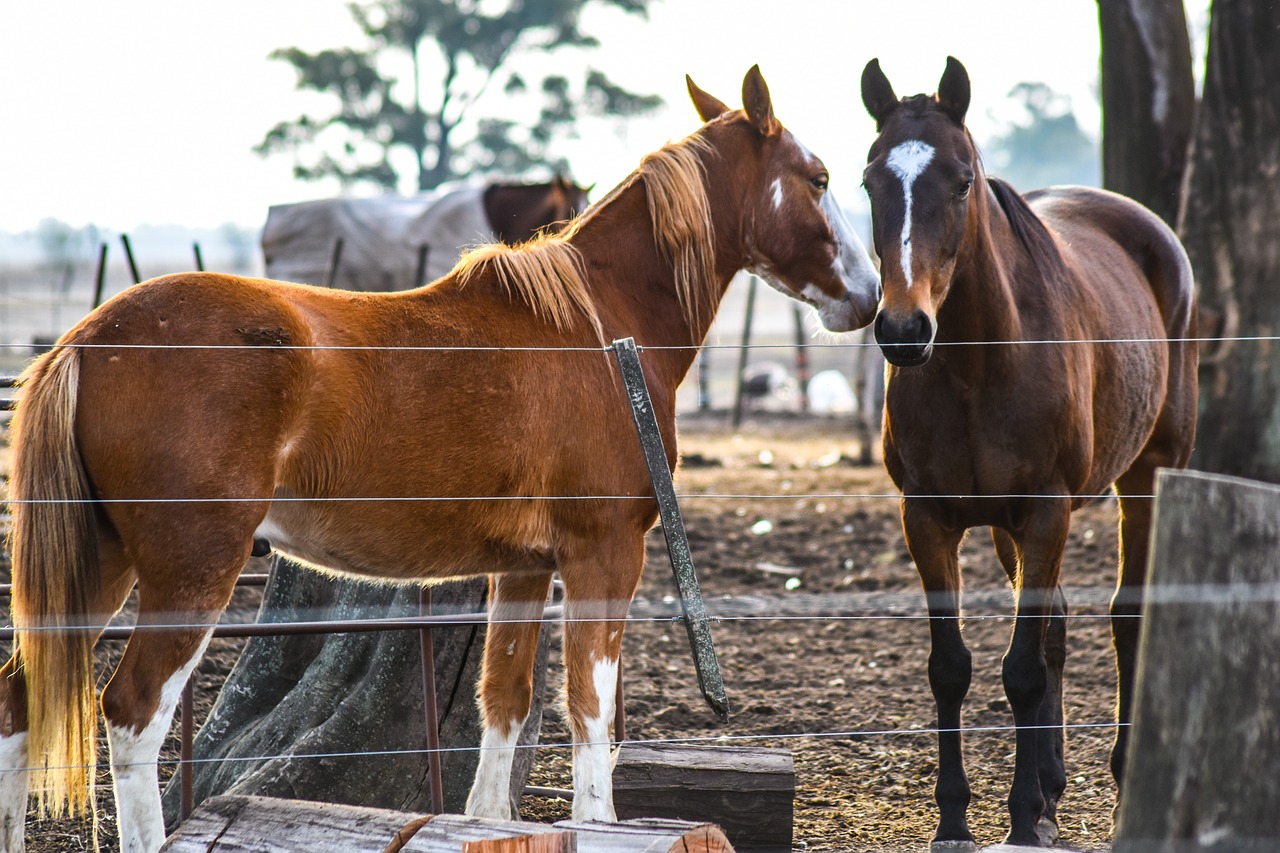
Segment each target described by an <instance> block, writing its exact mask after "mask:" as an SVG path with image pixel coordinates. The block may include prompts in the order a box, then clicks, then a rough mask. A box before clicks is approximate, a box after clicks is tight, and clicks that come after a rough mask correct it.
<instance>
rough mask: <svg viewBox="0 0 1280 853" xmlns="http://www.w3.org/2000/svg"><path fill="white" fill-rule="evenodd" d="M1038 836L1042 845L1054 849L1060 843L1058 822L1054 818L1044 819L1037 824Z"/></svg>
mask: <svg viewBox="0 0 1280 853" xmlns="http://www.w3.org/2000/svg"><path fill="white" fill-rule="evenodd" d="M1036 835H1038V836H1040V844H1041V845H1043V846H1045V847H1052V846H1053V845H1055V844H1057V843H1058V822H1057V821H1056V820H1054V819H1053V818H1048V817H1042V818H1040V820H1039V821H1037V822H1036Z"/></svg>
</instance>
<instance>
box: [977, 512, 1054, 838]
mask: <svg viewBox="0 0 1280 853" xmlns="http://www.w3.org/2000/svg"><path fill="white" fill-rule="evenodd" d="M991 536H992V539H993V540H994V541H995V545H996V554H997V555H998V556H999V557H1000V564H1001V565H1002V566H1003V567H1004V570H1005V574H1007V575H1008V576H1009V582H1010V583H1012V584H1014V585H1015V586H1016V585H1017V584H1018V582H1019V581H1018V577H1019V574H1018V573H1019V571H1020V570H1019V568H1018V565H1019V557H1018V549H1017V546H1016V545H1015V544H1014V542H1013V537H1012V536H1010V535H1009V533H1008V532H1007V531H1005V530H1001V529H1000V528H994V527H993V528H992V529H991ZM1066 616H1067V599H1066V596H1064V595H1063V594H1062V587H1061V586H1059V587H1058V588H1057V590H1056V591H1055V593H1054V596H1053V616H1052V617H1051V618H1050V619H1049V624H1048V626H1047V627H1046V629H1045V638H1044V658H1045V664H1046V665H1047V666H1048V669H1049V680H1048V682H1047V684H1046V687H1045V692H1044V699H1043V701H1041V703H1040V716H1039V718H1038V721H1037V725H1038V726H1039V727H1040V729H1039V732H1040V737H1039V742H1040V748H1039V751H1038V759H1039V761H1038V763H1039V768H1040V793H1041V795H1042V796H1043V797H1044V800H1045V807H1044V816H1043V818H1042V819H1041V821H1040V825H1039V835H1040V840H1041V841H1043V842H1045V843H1046V844H1052V843H1053V842H1055V841H1056V840H1057V837H1058V801H1059V800H1060V799H1061V798H1062V792H1063V791H1065V790H1066V787H1067V767H1066V758H1065V752H1064V746H1065V743H1064V732H1063V728H1062V725H1063V719H1064V711H1063V706H1062V700H1063V688H1062V683H1063V678H1062V673H1063V669H1064V667H1065V666H1066V660H1067V619H1066Z"/></svg>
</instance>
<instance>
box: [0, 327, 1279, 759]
mask: <svg viewBox="0 0 1280 853" xmlns="http://www.w3.org/2000/svg"><path fill="white" fill-rule="evenodd" d="M1277 339H1280V336H1239V337H1229V338H1228V337H1204V338H1184V339H1173V340H1174V341H1178V342H1190V341H1195V342H1197V343H1200V344H1206V343H1220V342H1225V341H1275V340H1277ZM1165 342H1167V340H1166V339H1158V338H1136V339H1114V340H1112V339H1081V340H1070V341H1047V340H1046V341H1018V342H1000V341H968V342H937V343H936V344H935V346H938V347H950V346H997V345H1010V346H1027V345H1083V344H1090V345H1097V344H1109V345H1120V344H1157V343H1165ZM8 346H10V348H12V349H20V348H21V347H20V346H19V345H8ZM76 346H85V347H86V348H99V347H100V348H111V349H130V348H131V349H174V350H184V349H231V350H239V349H256V350H263V349H301V350H353V351H410V352H437V351H473V352H512V351H514V352H522V353H541V352H547V353H556V352H601V353H608V352H609V350H608V348H605V349H601V348H599V347H573V348H560V347H515V348H513V347H502V346H474V347H457V346H448V347H351V346H314V347H296V346H288V347H275V346H265V347H264V346H249V345H245V346H214V347H210V346H171V345H163V346H162V345H151V344H134V345H114V344H113V345H76ZM792 346H793V345H792V344H777V343H768V344H765V343H756V344H745V345H742V344H740V345H724V344H708V345H706V346H705V347H703V348H702V350H703V351H704V352H705V351H734V352H740V351H743V350H776V349H779V348H790V347H792ZM807 346H808V347H811V348H814V349H830V350H837V351H840V350H845V351H848V350H854V349H869V348H872V347H875V346H876V344H875V343H874V342H873V341H869V340H866V339H865V338H864V339H861V340H854V341H845V342H840V343H826V342H821V341H818V342H811V343H808V344H807ZM646 349H654V350H660V349H697V348H685V347H679V348H677V347H640V350H641V351H642V352H643V351H644V350H646ZM903 497H904V496H903V495H902V494H900V493H898V492H825V493H806V494H793V493H786V492H782V493H728V492H723V493H710V492H697V491H680V492H678V498H679V500H680V501H681V502H682V503H684V502H690V501H725V500H734V501H795V500H810V501H813V500H829V501H836V500H841V499H852V500H893V501H897V500H901V499H902V498H903ZM907 497H930V498H948V499H964V500H987V499H1001V500H1003V499H1040V498H1044V499H1054V500H1062V499H1065V498H1071V497H1074V498H1088V499H1103V498H1110V497H1114V495H1113V493H1111V492H1107V493H1103V494H1096V495H1075V496H1069V495H1062V494H1031V493H1010V494H946V495H941V494H930V495H908V496H907ZM1133 497H1139V498H1151V497H1154V496H1153V495H1135V496H1133ZM584 500H590V501H602V500H604V501H636V500H642V501H652V500H654V497H653V495H652V494H646V495H625V494H590V495H501V496H493V495H464V496H458V495H445V496H430V495H417V496H383V497H367V496H312V497H284V498H274V497H267V498H263V497H261V496H254V497H219V498H176V499H172V498H170V499H158V498H113V499H106V500H94V501H90V502H91V503H106V504H127V503H147V504H152V503H226V502H256V503H262V502H264V501H272V502H276V501H288V502H298V503H312V502H314V503H340V502H384V501H415V502H443V501H468V502H512V501H584ZM54 502H56V501H39V500H34V501H27V502H26V503H54ZM1068 594H1069V595H1070V596H1071V597H1073V598H1082V599H1083V600H1084V601H1085V602H1087V604H1088V605H1090V606H1096V607H1097V611H1096V612H1087V613H1072V614H1070V615H1068V616H1067V617H1065V618H1069V619H1073V620H1084V619H1093V620H1096V619H1105V620H1111V619H1114V618H1117V617H1115V616H1112V614H1111V613H1110V612H1109V611H1108V609H1107V605H1108V604H1109V602H1110V595H1109V594H1108V593H1104V592H1102V591H1100V590H1098V589H1096V588H1085V589H1079V590H1068ZM1163 594H1165V595H1171V594H1172V595H1186V596H1188V597H1192V596H1194V597H1203V596H1206V595H1207V596H1210V597H1212V596H1214V595H1226V596H1238V595H1240V594H1241V590H1239V589H1228V590H1218V591H1214V590H1207V589H1205V588H1202V587H1196V588H1195V589H1194V590H1177V591H1165V592H1164V593H1163ZM1249 594H1252V595H1257V596H1265V597H1269V598H1276V597H1280V585H1277V586H1269V587H1265V588H1258V589H1255V590H1252V591H1251V592H1250V593H1249ZM925 603H926V602H925V598H924V595H923V593H921V594H916V595H911V596H907V595H903V596H902V597H901V599H900V600H889V599H886V598H885V597H880V598H877V599H874V600H872V599H870V598H864V599H863V600H861V601H846V602H844V603H842V604H841V605H840V606H836V607H831V606H830V605H831V601H830V598H827V602H826V604H827V606H826V607H825V608H823V607H821V606H818V605H817V604H816V603H813V602H810V603H808V607H809V608H810V609H808V610H806V611H805V612H790V613H773V614H768V615H761V614H759V613H741V612H739V613H735V612H734V608H735V607H736V606H741V607H746V608H758V607H759V606H760V602H759V601H758V600H753V601H748V600H745V599H744V600H737V599H735V598H728V599H717V600H715V601H712V602H710V603H709V606H708V613H709V616H710V618H711V619H712V620H713V621H715V622H742V623H761V622H794V621H824V622H831V621H841V622H854V621H870V620H901V621H928V620H930V619H939V618H956V617H938V616H933V615H930V614H929V613H928V612H927V609H926V608H924V607H923V605H924V604H925ZM1007 603H1008V602H1007V601H1001V602H997V601H995V600H990V599H989V600H983V599H981V598H980V599H979V600H978V601H974V600H973V599H968V600H967V604H968V605H969V606H970V608H971V609H972V608H973V605H974V604H978V605H979V607H978V608H977V609H979V610H981V609H983V608H986V609H996V608H997V607H999V606H1000V605H1001V604H1004V605H1007ZM645 606H648V607H650V608H652V606H653V605H652V603H649V604H647V605H645ZM788 606H789V607H792V608H796V607H798V605H797V603H796V601H795V598H794V597H791V598H790V599H789V604H788ZM871 606H873V607H876V608H880V609H882V611H883V612H878V613H868V612H866V611H865V609H864V610H862V612H856V613H855V612H850V610H851V609H854V608H857V607H861V608H866V607H871ZM643 610H644V607H641V608H639V609H638V610H636V609H633V612H632V614H631V615H629V616H628V617H627V619H626V620H625V621H626V622H628V623H638V622H650V623H652V622H662V621H669V622H675V621H679V619H680V618H681V617H680V616H679V614H678V613H676V612H675V611H674V607H667V608H666V610H667V611H668V612H663V613H652V612H651V613H645V612H643ZM903 611H906V612H903ZM548 618H550V619H552V620H560V621H562V620H564V619H565V618H566V617H565V615H564V613H563V611H560V610H552V611H551V612H549V613H548ZM963 618H964V619H966V620H1011V619H1012V618H1014V617H1013V616H1012V614H1010V613H1008V612H1005V613H997V612H987V613H983V612H969V613H967V614H966V615H965V616H964V617H963ZM1046 618H1048V617H1046ZM1121 618H1123V617H1121ZM1131 618H1139V617H1137V616H1136V615H1135V616H1132V617H1131ZM513 621H520V620H513ZM486 623H488V620H487V619H486V616H485V614H482V613H476V614H450V615H448V616H438V617H426V618H421V617H419V618H413V617H408V618H399V619H384V620H360V622H359V623H353V622H339V621H336V620H324V621H322V622H311V623H292V624H290V623H279V622H271V623H269V624H267V623H263V624H261V625H256V626H253V625H238V624H228V623H219V624H218V625H213V624H191V623H183V622H180V621H174V622H170V623H165V624H154V623H153V624H149V625H148V626H146V628H145V630H172V629H174V628H188V629H190V628H200V629H213V630H215V631H222V632H224V633H222V634H221V635H222V636H242V637H243V636H259V635H264V634H268V633H281V632H290V631H296V632H310V633H321V632H343V631H357V630H422V629H423V628H424V627H425V626H428V625H433V624H455V625H456V624H486ZM490 624H492V623H490ZM59 629H60V630H67V626H61V627H60V628H59ZM86 629H90V628H86ZM92 630H97V628H92ZM129 630H130V629H128V628H127V627H125V626H113V627H109V628H107V630H106V632H105V633H104V635H103V636H104V637H106V638H114V639H120V638H124V637H127V636H128V633H129ZM11 637H12V629H4V630H3V631H0V639H9V638H11ZM1117 725H1119V724H1117V723H1115V722H1085V723H1077V724H1070V725H1068V726H1067V727H1066V728H1068V729H1081V730H1087V729H1115V728H1116V727H1117ZM1013 730H1014V727H1013V726H1012V725H1007V726H972V727H964V728H963V730H962V731H964V732H965V733H977V732H1008V731H1013ZM945 731H952V730H948V729H938V728H932V727H927V726H919V727H909V728H892V729H867V730H859V729H850V730H840V731H819V732H784V733H776V732H770V733H764V734H751V733H740V734H730V735H717V736H710V737H689V738H659V739H649V740H644V741H629V740H618V741H614V742H613V743H614V745H615V746H616V745H622V744H631V743H637V744H639V743H646V744H653V743H734V742H745V741H759V740H768V741H787V740H793V739H801V738H804V739H818V740H822V739H840V738H868V737H891V736H892V737H896V736H913V737H914V736H922V735H928V736H936V735H937V734H939V733H942V732H945ZM536 746H538V747H539V748H548V749H569V748H571V747H572V744H570V743H541V744H537V745H536ZM480 748H481V747H436V748H434V750H432V749H427V750H388V751H384V750H362V751H357V752H332V753H329V752H326V753H315V754H312V755H302V756H300V755H297V754H292V753H290V754H288V755H285V754H280V755H261V756H254V757H244V756H238V757H234V758H229V759H226V758H216V759H195V758H186V759H183V760H181V762H177V761H175V762H170V763H181V764H183V765H184V766H190V765H193V764H199V763H205V762H212V761H239V762H246V761H248V762H252V761H267V760H277V759H283V758H292V759H297V758H315V759H326V758H344V757H358V756H362V755H364V756H368V755H397V754H408V753H427V752H430V751H435V752H449V751H461V750H475V749H480ZM529 748H532V747H529ZM105 766H106V765H105V764H104V765H100V767H103V768H105Z"/></svg>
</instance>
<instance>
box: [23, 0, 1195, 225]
mask: <svg viewBox="0 0 1280 853" xmlns="http://www.w3.org/2000/svg"><path fill="white" fill-rule="evenodd" d="M1206 8H1207V0H1195V2H1194V3H1193V4H1191V6H1190V8H1189V11H1188V20H1189V23H1191V25H1192V28H1193V29H1195V28H1196V27H1197V26H1199V25H1201V24H1202V22H1203V20H1202V19H1203V17H1204V16H1205V15H1206V14H1207V12H1206V11H1205V9H1206ZM0 15H2V16H3V17H2V18H0V20H3V21H4V25H3V26H0V76H2V77H3V79H4V81H5V82H4V84H3V85H4V103H5V113H6V115H7V116H8V123H9V125H10V126H9V129H8V130H9V132H8V133H6V134H5V140H4V142H3V151H4V155H5V156H3V157H0V197H2V198H4V204H3V205H2V206H0V230H2V231H7V232H26V231H31V230H33V229H35V228H36V226H37V225H38V224H39V223H40V221H41V220H43V219H46V218H54V219H58V220H61V221H62V222H65V223H67V224H68V225H70V226H72V227H75V228H81V227H84V226H87V225H90V224H92V225H96V226H97V227H99V228H100V229H103V230H106V231H117V232H126V231H130V230H134V229H137V228H138V227H139V226H142V225H169V224H173V225H181V226H185V227H189V228H218V227H220V226H222V225H223V224H225V223H233V224H235V225H237V226H239V227H242V228H249V229H256V228H260V227H261V225H262V223H263V221H264V220H265V218H266V213H267V208H268V207H269V206H270V205H272V204H283V203H289V202H295V201H301V200H305V199H309V198H321V197H326V196H332V195H336V194H338V193H339V187H338V185H337V183H336V182H334V181H322V182H315V183H307V182H302V181H298V180H295V179H294V178H293V177H292V160H291V158H290V157H289V156H288V155H277V156H273V157H269V158H262V157H260V156H258V155H257V154H254V153H253V152H252V150H251V149H252V147H253V146H254V145H256V144H257V143H258V142H259V141H261V139H262V137H263V136H264V135H265V133H266V132H267V130H268V129H269V128H270V127H271V126H273V125H274V124H275V123H276V122H278V121H281V120H286V119H292V118H295V117H296V116H298V115H299V114H301V113H302V112H303V111H304V110H306V109H308V107H310V109H312V110H313V111H319V108H317V107H316V106H315V101H314V98H315V97H316V96H314V95H311V94H304V93H301V92H298V91H297V90H296V89H295V80H294V72H293V69H292V68H291V67H290V66H289V65H288V64H287V63H284V62H278V61H272V60H270V59H269V58H268V55H269V54H270V52H271V51H272V50H274V49H276V48H280V47H289V46H297V47H301V48H303V49H305V50H309V51H315V50H319V49H322V48H326V47H338V46H343V45H361V46H363V43H364V42H363V36H362V35H361V34H360V33H359V31H358V29H357V28H356V26H355V24H354V22H353V21H352V20H351V17H350V14H349V13H348V12H347V10H346V7H345V3H342V2H324V0H320V1H319V2H317V0H311V2H304V0H273V2H270V3H259V2H249V0H224V2H222V3H219V4H214V5H207V4H193V3H183V2H172V0H170V2H161V0H121V2H116V3H111V4H79V3H72V2H68V0H51V2H46V3H39V4H34V3H33V4H6V7H5V9H4V11H3V12H2V13H0ZM583 29H584V30H585V31H586V32H588V33H590V34H592V35H595V36H596V37H598V38H599V39H600V41H601V43H602V46H601V47H600V48H599V49H597V50H594V51H585V52H578V53H576V54H574V53H573V52H566V53H564V54H559V53H557V54H555V55H553V56H552V57H551V59H550V60H547V59H537V60H535V61H534V62H533V63H530V64H527V65H525V66H518V65H513V66H512V67H524V68H526V69H528V70H529V73H530V74H531V75H532V74H534V73H537V72H539V71H544V70H546V68H547V64H546V63H547V62H548V61H554V62H555V63H557V64H558V65H560V66H562V67H563V68H564V69H565V70H566V71H568V70H570V69H577V68H580V67H586V66H590V67H594V68H599V69H600V70H602V71H604V72H605V73H606V74H607V75H609V76H610V77H611V78H612V79H614V80H615V81H616V82H618V83H620V84H621V85H623V86H626V87H627V88H629V89H632V90H634V91H639V92H645V93H655V94H658V95H661V96H662V98H663V99H664V100H665V102H666V105H665V106H664V107H663V108H662V109H661V110H660V111H659V112H658V113H657V114H656V115H654V116H650V117H646V118H644V119H637V120H633V121H631V122H629V123H627V124H625V125H624V124H622V123H620V122H612V121H611V122H594V123H591V124H584V125H582V126H581V128H580V133H581V138H580V139H577V140H573V141H570V142H568V143H566V144H565V145H563V146H562V148H560V149H559V150H560V151H561V152H562V153H563V154H564V155H565V156H566V157H567V159H568V160H569V162H570V164H571V166H572V171H573V177H574V178H575V179H576V180H578V181H579V182H581V183H584V184H595V185H596V193H595V197H599V196H600V195H602V194H603V193H604V192H605V191H607V190H608V189H609V188H611V187H612V186H614V185H616V184H617V183H618V182H619V181H621V180H622V179H623V178H625V177H626V175H627V174H628V173H629V172H630V171H631V170H632V169H633V168H634V167H635V166H636V165H637V164H638V163H639V161H640V159H641V157H643V156H644V155H645V154H646V153H648V152H649V151H651V150H653V149H655V148H657V147H659V146H661V145H662V144H663V143H665V142H666V141H668V140H672V139H678V138H681V137H683V136H685V135H686V134H688V133H690V132H691V131H693V130H695V129H696V128H697V125H698V120H697V117H696V114H695V113H694V110H693V107H692V106H691V105H690V104H689V100H688V96H687V94H686V92H685V74H686V73H687V74H689V75H691V76H692V77H693V79H694V80H695V81H696V82H697V83H698V85H699V86H701V87H702V88H703V89H705V90H707V91H708V92H711V93H712V94H714V95H716V96H717V97H719V98H721V99H722V100H724V101H725V102H726V103H728V104H729V105H730V106H737V105H738V104H739V103H740V96H739V93H740V91H741V82H742V76H743V74H744V73H745V72H746V70H747V69H748V68H749V67H750V66H751V65H754V64H759V65H760V67H761V70H762V72H763V73H764V76H765V78H766V79H767V81H768V83H769V86H770V89H771V92H772V95H773V101H774V107H775V110H776V112H777V114H778V117H779V118H780V119H781V120H782V121H783V123H784V124H786V125H787V126H788V127H789V128H790V129H791V130H792V131H793V132H795V134H796V135H797V136H798V137H799V138H800V139H801V140H802V141H803V142H804V143H805V144H806V145H807V146H808V147H809V148H811V149H812V150H813V151H814V152H815V153H817V154H818V155H819V156H820V157H822V158H823V159H824V161H826V164H827V166H828V168H829V169H830V171H831V173H832V188H833V190H834V191H835V192H836V193H837V196H838V197H839V198H840V200H841V202H842V203H843V204H845V205H846V206H848V207H851V208H854V209H861V208H862V207H864V206H865V196H864V194H863V192H862V190H861V188H860V186H859V183H860V175H861V171H862V166H863V163H864V161H865V155H866V149H867V147H868V146H869V145H870V143H871V140H872V137H873V131H874V126H873V124H872V121H871V119H870V118H869V117H868V116H867V115H866V113H865V111H864V110H863V108H862V104H861V99H860V96H859V92H858V80H859V77H860V75H861V72H862V68H863V66H864V65H865V64H866V62H867V61H869V60H870V59H871V58H873V57H878V58H879V59H880V62H881V65H882V67H883V68H884V70H885V72H886V73H887V74H888V76H889V79H890V80H891V81H892V82H893V85H894V87H895V89H896V91H897V92H898V94H899V95H907V94H914V93H916V92H933V91H934V90H935V89H936V87H937V81H938V78H939V76H940V75H941V73H942V69H943V67H944V65H945V62H946V57H947V56H948V55H954V56H956V57H957V58H958V59H960V60H961V61H962V62H963V63H964V64H965V66H966V68H967V69H968V71H969V74H970V77H971V80H972V85H973V100H972V106H971V108H970V114H969V124H970V127H971V128H972V129H973V131H974V133H975V135H976V136H977V137H978V139H979V140H980V141H981V140H982V139H983V138H984V137H985V136H987V135H989V134H990V133H991V132H992V131H993V130H994V129H996V128H998V127H999V126H1000V124H1001V122H1002V121H1004V120H1006V119H1007V117H1008V115H1009V112H1008V99H1007V94H1008V92H1009V90H1010V89H1011V88H1012V87H1013V86H1014V85H1015V84H1017V83H1019V82H1024V81H1029V82H1041V83H1045V84H1047V85H1048V86H1050V87H1051V88H1052V89H1054V90H1055V91H1057V92H1059V93H1061V94H1064V95H1066V96H1068V97H1069V98H1070V102H1071V106H1072V109H1073V110H1074V112H1075V114H1076V117H1077V119H1078V120H1079V122H1080V125H1081V127H1082V128H1083V129H1084V130H1085V131H1086V132H1087V133H1089V134H1090V135H1091V136H1093V137H1095V138H1096V137H1097V136H1098V134H1099V124H1100V116H1099V106H1098V103H1097V85H1098V73H1099V67H1098V22H1097V8H1096V5H1095V4H1093V3H1059V2H1045V0H982V2H973V3H965V4H962V3H954V2H943V0H904V2H899V3H895V4H892V5H890V4H882V3H869V2H859V0H852V2H851V0H813V2H808V3H798V4H778V3H776V2H766V0H743V2H735V3H733V4H727V3H721V2H714V0H655V2H654V3H653V5H652V6H651V9H650V15H649V20H648V21H645V20H644V19H641V18H639V17H636V16H629V15H626V14H624V13H622V12H620V11H618V10H616V9H612V8H608V9H601V8H595V9H593V10H592V11H591V12H590V13H589V15H588V16H586V18H585V20H584V25H583ZM539 63H541V67H539ZM426 82H428V83H429V82H430V81H429V80H427V81H426ZM487 97H488V104H487V105H488V109H487V110H486V111H485V114H486V115H498V114H503V112H504V110H509V109H510V107H508V106H507V105H506V104H504V103H503V102H502V99H501V98H500V97H499V96H496V95H490V96H487ZM512 117H516V116H514V115H513V116H512ZM19 130H20V131H21V132H20V133H19V132H15V131H19Z"/></svg>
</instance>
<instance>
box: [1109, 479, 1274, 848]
mask: <svg viewBox="0 0 1280 853" xmlns="http://www.w3.org/2000/svg"><path fill="white" fill-rule="evenodd" d="M1278 508H1280V488H1277V487H1275V486H1272V485H1266V484H1262V483H1255V482H1250V481H1247V480H1240V479H1236V478H1231V477H1219V476H1214V475H1209V474H1199V473H1195V472H1171V471H1162V472H1161V473H1160V475H1159V478H1158V481H1157V489H1156V513H1155V533H1154V535H1153V537H1152V543H1153V547H1152V553H1151V567H1150V581H1149V586H1148V588H1147V593H1146V607H1145V611H1144V616H1143V626H1142V639H1141V643H1140V645H1139V655H1138V679H1137V689H1136V694H1135V699H1134V714H1133V732H1132V734H1131V735H1130V740H1129V756H1128V765H1127V767H1126V768H1125V774H1124V785H1123V789H1122V795H1121V798H1120V807H1119V810H1118V818H1119V820H1118V826H1117V829H1116V838H1115V843H1114V845H1113V848H1112V849H1113V850H1115V851H1116V853H1174V851H1183V850H1196V851H1205V853H1215V852H1216V851H1222V852H1223V853H1226V851H1231V853H1262V851H1275V850H1280V808H1277V804H1278V803H1280V772H1278V771H1277V768H1280V710H1278V709H1280V509H1278Z"/></svg>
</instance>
